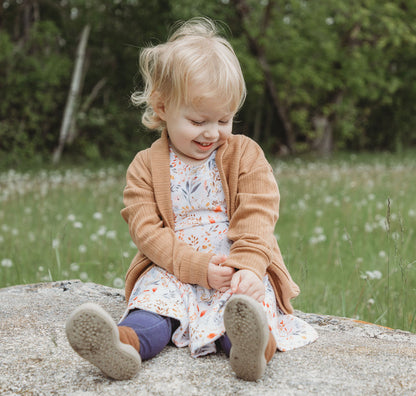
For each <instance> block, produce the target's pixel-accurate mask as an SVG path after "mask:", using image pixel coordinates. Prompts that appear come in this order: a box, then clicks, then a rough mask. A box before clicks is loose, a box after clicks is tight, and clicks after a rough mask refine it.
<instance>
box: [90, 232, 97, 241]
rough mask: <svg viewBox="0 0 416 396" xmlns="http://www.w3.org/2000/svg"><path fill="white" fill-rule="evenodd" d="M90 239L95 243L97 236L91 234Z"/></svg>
mask: <svg viewBox="0 0 416 396" xmlns="http://www.w3.org/2000/svg"><path fill="white" fill-rule="evenodd" d="M90 239H91V241H93V242H96V241H98V235H97V234H91V235H90Z"/></svg>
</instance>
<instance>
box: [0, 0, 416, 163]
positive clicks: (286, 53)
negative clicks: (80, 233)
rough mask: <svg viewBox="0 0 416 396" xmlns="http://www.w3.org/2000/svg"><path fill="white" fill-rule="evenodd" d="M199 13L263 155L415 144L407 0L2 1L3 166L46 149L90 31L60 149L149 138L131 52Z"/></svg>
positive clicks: (45, 155)
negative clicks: (218, 28)
mask: <svg viewBox="0 0 416 396" xmlns="http://www.w3.org/2000/svg"><path fill="white" fill-rule="evenodd" d="M194 16H208V17H211V18H213V19H215V20H219V21H223V22H225V24H224V25H223V27H224V32H225V34H226V35H227V37H228V38H229V40H230V41H231V42H232V44H233V46H234V48H235V50H236V52H237V55H238V56H239V58H240V61H241V64H242V67H243V71H244V74H245V78H246V83H247V88H248V97H247V101H246V104H245V106H244V108H243V109H242V110H241V112H240V114H239V116H238V120H237V123H236V128H235V129H236V131H240V132H244V133H246V134H247V135H249V136H251V137H253V138H254V139H256V140H257V141H258V142H259V143H261V144H262V145H263V147H264V148H265V150H266V151H268V152H269V153H272V154H274V153H278V152H279V153H299V152H310V151H315V152H318V153H320V154H328V153H330V152H332V151H333V150H335V149H349V150H362V149H383V150H397V151H400V150H401V149H402V147H404V146H409V145H414V144H415V142H416V128H415V125H416V111H415V110H416V109H415V106H416V105H415V103H416V23H415V21H416V2H415V1H414V0H404V1H386V0H350V1H347V2H346V1H343V0H324V1H312V0H175V1H174V0H154V1H147V0H146V1H145V0H108V1H102V0H0V157H2V159H0V163H2V164H18V163H20V162H22V161H39V162H42V161H45V160H48V159H50V158H51V157H52V153H53V152H54V150H55V149H56V147H57V146H58V142H59V135H60V132H59V131H60V129H61V126H62V120H63V115H64V110H65V105H66V103H67V99H68V94H69V91H70V87H71V78H72V75H73V70H74V66H75V61H76V54H77V48H78V46H79V42H80V38H81V34H82V32H84V33H85V30H86V27H88V32H89V35H88V37H87V38H86V51H85V59H84V62H83V63H82V69H81V80H80V86H79V95H78V96H77V97H76V100H75V103H74V104H75V111H74V116H73V117H72V119H71V125H70V129H69V134H68V136H66V137H65V142H64V143H65V144H66V146H65V153H66V155H70V156H73V157H83V158H87V159H90V160H95V159H99V158H111V159H115V160H121V159H125V158H131V157H132V155H133V153H134V152H136V151H137V150H139V149H141V148H143V147H145V146H147V145H148V144H149V143H150V142H151V141H152V140H153V139H154V137H155V135H154V134H152V133H150V132H148V131H145V130H144V129H143V127H142V126H141V124H140V113H139V111H138V110H137V109H135V108H133V107H132V106H131V105H130V103H129V97H130V94H131V92H132V91H133V90H134V89H135V88H137V87H140V86H141V81H140V76H139V74H138V67H137V65H138V54H139V50H140V48H141V47H142V46H145V45H148V44H149V43H153V44H157V43H159V42H163V41H164V40H165V39H166V38H167V36H168V34H169V31H170V29H171V28H172V25H173V23H174V22H176V21H178V20H186V19H189V18H191V17H194Z"/></svg>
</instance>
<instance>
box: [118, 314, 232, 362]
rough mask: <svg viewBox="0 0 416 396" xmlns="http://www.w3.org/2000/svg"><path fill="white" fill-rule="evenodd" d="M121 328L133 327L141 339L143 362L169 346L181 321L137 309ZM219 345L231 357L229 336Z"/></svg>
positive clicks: (220, 340)
mask: <svg viewBox="0 0 416 396" xmlns="http://www.w3.org/2000/svg"><path fill="white" fill-rule="evenodd" d="M119 326H127V327H131V328H132V329H133V330H134V331H135V332H136V334H137V336H138V337H139V341H140V357H141V358H142V360H147V359H150V358H152V357H154V356H156V355H157V354H158V353H159V352H161V351H162V349H163V348H164V347H165V346H166V345H168V344H169V342H170V339H171V337H172V334H173V333H174V331H175V330H176V329H177V328H178V326H179V321H177V320H176V319H172V318H169V317H166V316H160V315H158V314H155V313H153V312H149V311H143V310H141V309H135V310H132V311H130V312H129V314H128V315H127V317H126V318H125V319H124V320H123V321H122V322H120V323H119ZM218 343H219V344H220V346H221V348H222V349H223V350H224V352H225V353H226V354H227V356H229V354H230V349H231V342H230V340H229V338H228V337H227V335H224V336H222V337H221V338H220V339H219V340H218Z"/></svg>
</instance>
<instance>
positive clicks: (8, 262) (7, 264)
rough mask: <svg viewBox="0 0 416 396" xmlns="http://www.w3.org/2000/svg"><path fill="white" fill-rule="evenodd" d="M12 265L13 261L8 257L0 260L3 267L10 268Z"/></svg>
mask: <svg viewBox="0 0 416 396" xmlns="http://www.w3.org/2000/svg"><path fill="white" fill-rule="evenodd" d="M12 265H13V261H12V260H10V259H9V258H4V259H3V260H1V266H2V267H5V268H10V267H11V266H12Z"/></svg>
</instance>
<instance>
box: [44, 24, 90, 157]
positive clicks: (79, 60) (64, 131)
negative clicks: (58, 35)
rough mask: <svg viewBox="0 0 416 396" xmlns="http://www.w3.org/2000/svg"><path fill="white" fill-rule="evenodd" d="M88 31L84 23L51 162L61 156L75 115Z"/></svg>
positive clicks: (88, 27)
mask: <svg viewBox="0 0 416 396" xmlns="http://www.w3.org/2000/svg"><path fill="white" fill-rule="evenodd" d="M89 33H90V26H89V25H86V26H85V27H84V29H83V31H82V34H81V38H80V41H79V44H78V48H77V57H76V60H75V68H74V72H73V74H72V81H71V88H70V90H69V94H68V98H67V102H66V105H65V111H64V117H63V120H62V125H61V130H60V133H59V143H58V146H57V147H56V149H55V151H54V153H53V157H52V162H53V163H54V164H57V163H58V162H59V161H60V159H61V156H62V151H63V149H64V146H65V144H66V143H67V140H68V136H69V130H70V127H71V124H72V120H73V117H74V116H75V115H74V113H75V107H76V103H77V101H78V99H79V94H80V87H81V80H82V66H83V64H84V61H85V51H86V48H87V42H88V36H89Z"/></svg>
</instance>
